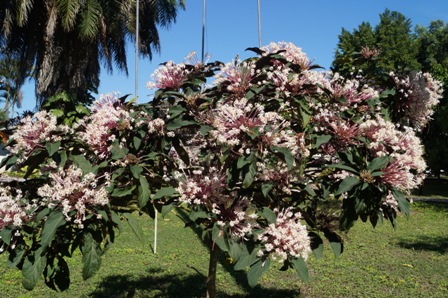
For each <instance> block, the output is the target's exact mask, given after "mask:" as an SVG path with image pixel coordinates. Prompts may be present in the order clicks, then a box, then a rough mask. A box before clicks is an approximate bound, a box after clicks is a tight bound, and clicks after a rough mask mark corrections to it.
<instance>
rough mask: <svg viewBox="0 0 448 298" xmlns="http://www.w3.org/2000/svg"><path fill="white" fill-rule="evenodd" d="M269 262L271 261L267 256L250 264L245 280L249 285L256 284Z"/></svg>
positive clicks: (253, 285)
mask: <svg viewBox="0 0 448 298" xmlns="http://www.w3.org/2000/svg"><path fill="white" fill-rule="evenodd" d="M270 264H271V261H270V259H269V258H267V259H265V260H262V259H260V260H258V261H257V262H255V264H253V265H252V266H250V268H249V271H248V272H247V281H248V283H249V286H251V287H252V288H253V287H255V286H256V285H257V283H258V280H259V279H260V277H261V276H262V275H263V274H264V273H265V272H266V270H268V269H269V266H270Z"/></svg>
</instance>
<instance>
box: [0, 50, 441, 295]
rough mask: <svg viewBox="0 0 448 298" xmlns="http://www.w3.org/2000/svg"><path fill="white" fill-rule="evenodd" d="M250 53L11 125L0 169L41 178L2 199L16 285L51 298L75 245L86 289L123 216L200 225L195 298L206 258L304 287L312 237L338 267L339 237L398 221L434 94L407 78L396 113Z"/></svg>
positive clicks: (349, 83)
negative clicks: (79, 109) (141, 97)
mask: <svg viewBox="0 0 448 298" xmlns="http://www.w3.org/2000/svg"><path fill="white" fill-rule="evenodd" d="M250 50H252V51H254V52H255V53H256V54H258V56H256V57H254V58H250V59H247V60H245V61H239V60H235V61H232V62H230V63H227V64H222V63H218V62H215V63H207V64H203V63H199V62H195V61H192V60H193V59H191V58H192V57H189V59H190V62H191V61H192V63H187V64H184V63H179V64H176V63H174V62H167V63H166V64H164V65H163V66H161V67H160V68H159V69H157V70H156V72H155V73H154V75H153V76H152V81H151V82H150V83H148V87H150V88H155V89H156V92H155V95H154V99H153V101H152V102H151V103H149V104H143V105H135V104H133V103H132V101H131V102H128V103H126V102H125V100H124V98H119V97H118V96H117V94H109V95H106V96H102V97H101V98H100V100H99V101H97V102H95V104H94V105H93V106H92V107H91V108H90V113H89V115H88V116H85V117H82V118H81V119H80V120H78V121H75V122H74V124H73V125H69V126H66V125H63V124H61V123H62V120H61V119H59V120H58V119H57V118H56V117H55V116H54V115H53V114H51V113H47V112H45V111H42V112H39V113H37V114H36V115H35V116H34V117H33V118H28V119H26V120H24V122H23V123H22V125H21V126H20V127H19V128H18V129H17V131H16V133H15V134H14V135H13V136H12V137H11V140H10V142H9V148H10V150H11V152H12V153H13V154H12V155H11V156H10V157H9V158H8V160H7V161H6V165H12V164H15V163H18V164H20V165H23V166H28V174H30V173H32V172H33V171H36V170H37V171H40V173H41V176H40V177H39V179H32V180H30V181H28V182H27V183H28V184H27V185H26V188H25V186H21V187H18V188H10V187H5V188H3V189H2V193H1V201H0V203H1V204H2V208H1V209H0V210H2V211H1V212H2V213H1V217H0V223H1V226H0V228H1V234H0V235H1V237H2V238H1V241H2V242H1V244H2V250H3V251H8V252H9V254H10V264H11V265H12V266H15V267H18V268H19V269H21V270H22V272H23V276H24V286H25V287H27V288H29V289H31V288H33V287H34V285H35V283H36V281H37V279H38V278H39V277H40V276H41V275H42V274H43V275H44V277H45V281H46V283H47V284H48V285H49V286H50V287H53V288H55V289H60V290H64V289H66V288H67V287H68V285H69V280H68V276H69V275H68V266H67V264H66V263H65V261H64V257H66V256H70V255H71V253H72V252H73V251H74V250H75V249H77V248H80V250H81V252H82V254H83V261H84V272H83V273H84V278H88V277H90V276H91V275H92V274H94V273H95V271H97V270H98V267H99V264H100V261H101V258H100V257H101V254H102V252H103V251H104V250H105V249H106V247H107V245H108V244H109V243H110V242H112V241H113V240H114V228H116V227H117V226H119V225H120V217H121V218H124V219H126V220H128V222H129V223H130V224H131V226H132V227H133V228H134V230H135V231H136V232H138V227H136V226H135V225H134V221H133V218H132V216H131V215H130V211H133V210H136V209H138V210H141V211H144V212H147V213H149V214H153V212H154V208H157V209H158V210H159V211H161V212H162V213H164V212H166V211H167V210H170V208H173V207H176V208H179V210H180V211H181V212H185V213H186V214H187V215H188V218H189V220H190V223H191V224H194V225H198V226H199V227H201V228H202V230H203V235H204V241H206V242H207V243H208V244H209V248H210V264H209V277H208V279H207V296H209V297H214V296H215V295H216V288H215V275H216V264H217V260H218V254H219V252H220V251H221V252H224V253H226V254H228V255H229V256H230V257H231V258H232V260H233V263H234V267H235V269H236V270H243V269H247V275H248V282H249V284H250V285H251V286H254V285H256V284H257V282H258V280H259V278H260V277H261V276H262V274H263V273H264V272H265V271H266V270H267V269H268V268H269V266H270V263H271V262H272V261H276V262H280V263H282V264H283V269H285V270H286V269H288V268H293V269H295V270H296V271H297V272H298V274H299V276H300V277H301V278H302V279H304V280H307V279H308V273H307V268H306V262H305V261H306V260H307V258H308V257H309V255H310V253H311V252H312V251H313V252H314V254H315V255H316V256H317V257H319V256H320V255H321V254H322V252H323V243H324V241H323V239H324V238H326V239H328V241H329V242H330V244H331V247H332V249H333V251H334V253H335V255H339V254H340V253H341V252H342V250H343V244H342V239H341V237H340V236H339V235H338V233H337V230H338V229H341V230H348V229H349V228H350V227H351V226H352V225H353V223H354V222H355V221H356V220H358V219H361V220H363V221H367V220H370V222H371V223H372V224H373V225H374V226H375V225H376V224H377V222H378V220H382V219H383V218H384V219H387V220H389V221H390V222H391V223H392V224H393V225H395V218H396V215H397V212H398V211H403V212H404V213H406V214H407V215H408V214H409V210H408V201H407V200H406V199H405V195H406V194H407V193H408V192H409V191H410V190H411V189H413V188H415V187H416V186H418V185H419V184H420V183H421V182H422V179H423V176H424V169H425V161H424V160H423V159H422V154H423V149H422V146H421V144H420V141H419V139H418V138H417V137H416V136H415V132H414V131H415V130H414V129H413V128H412V127H411V126H410V125H416V126H421V125H424V124H425V123H422V121H417V120H415V119H420V117H421V116H415V113H417V112H418V113H420V114H419V115H427V114H429V113H430V109H431V108H432V107H433V105H435V104H436V103H437V98H438V97H440V94H441V88H440V86H439V85H438V84H437V82H435V81H434V80H433V79H432V78H431V77H430V76H427V75H420V76H416V77H415V80H418V81H419V82H420V85H419V86H420V89H419V90H420V91H419V92H415V93H413V94H414V96H415V97H418V99H417V98H412V96H411V98H410V99H409V101H408V103H407V106H406V111H405V112H404V113H403V111H401V110H400V111H399V112H398V113H396V111H395V110H394V108H395V107H396V106H394V105H391V104H390V102H389V101H387V102H385V101H383V100H382V99H383V98H384V97H385V96H388V94H391V92H392V91H391V90H389V89H386V88H385V87H384V86H374V85H372V86H369V85H367V84H366V83H365V82H364V81H363V78H362V77H358V78H356V77H354V78H343V77H341V76H339V75H338V74H331V73H325V72H318V71H315V70H314V68H316V66H313V65H312V64H311V62H310V61H309V60H308V58H307V56H306V55H305V54H304V53H303V52H302V51H301V49H300V48H297V47H296V46H294V45H293V44H290V43H272V44H270V45H269V46H266V47H264V48H261V49H257V48H253V49H250ZM212 76H215V82H214V84H213V85H211V86H207V82H208V81H207V80H208V79H209V78H211V77H212ZM399 83H400V82H397V84H399ZM397 94H398V93H397ZM415 105H418V108H417V107H416V106H415ZM422 108H424V109H425V110H424V111H422V110H421V109H422ZM412 111H415V113H414V112H412ZM390 115H399V117H398V116H397V117H398V118H393V117H392V118H391V117H390ZM402 119H406V121H401V120H402ZM391 120H394V122H392V121H391ZM398 120H400V121H398ZM408 120H409V121H408ZM397 122H400V125H398V124H397ZM404 124H406V125H404ZM137 234H138V233H137Z"/></svg>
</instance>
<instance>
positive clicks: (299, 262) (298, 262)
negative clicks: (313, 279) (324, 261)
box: [290, 258, 309, 282]
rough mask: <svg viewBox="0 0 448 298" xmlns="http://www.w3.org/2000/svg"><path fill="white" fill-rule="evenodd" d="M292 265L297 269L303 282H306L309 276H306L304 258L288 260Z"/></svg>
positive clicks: (306, 269) (306, 270)
mask: <svg viewBox="0 0 448 298" xmlns="http://www.w3.org/2000/svg"><path fill="white" fill-rule="evenodd" d="M290 262H291V264H292V267H293V268H294V269H295V270H296V271H297V273H298V274H299V276H300V278H301V279H302V280H303V281H304V282H308V280H309V276H308V268H307V266H306V263H305V260H304V259H303V258H297V259H292V260H290Z"/></svg>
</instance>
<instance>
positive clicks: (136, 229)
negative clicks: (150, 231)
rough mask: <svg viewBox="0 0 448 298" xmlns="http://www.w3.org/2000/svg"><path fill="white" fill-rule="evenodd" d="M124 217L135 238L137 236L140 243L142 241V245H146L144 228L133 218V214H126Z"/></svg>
mask: <svg viewBox="0 0 448 298" xmlns="http://www.w3.org/2000/svg"><path fill="white" fill-rule="evenodd" d="M123 216H124V217H125V218H126V219H127V221H128V223H129V226H130V227H131V229H132V231H133V232H134V234H135V236H137V239H138V241H140V243H141V244H143V245H144V244H145V238H144V237H143V230H142V227H141V226H140V225H139V224H138V222H137V220H136V219H135V217H134V216H132V214H131V213H124V214H123Z"/></svg>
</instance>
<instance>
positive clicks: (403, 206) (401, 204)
mask: <svg viewBox="0 0 448 298" xmlns="http://www.w3.org/2000/svg"><path fill="white" fill-rule="evenodd" d="M392 193H393V195H394V198H395V199H396V200H397V202H398V208H400V211H401V212H403V213H404V214H406V217H407V218H409V215H410V214H411V213H410V210H409V206H410V203H409V201H408V200H407V199H406V198H405V196H404V194H403V193H402V192H401V191H399V190H398V189H394V190H393V191H392Z"/></svg>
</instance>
